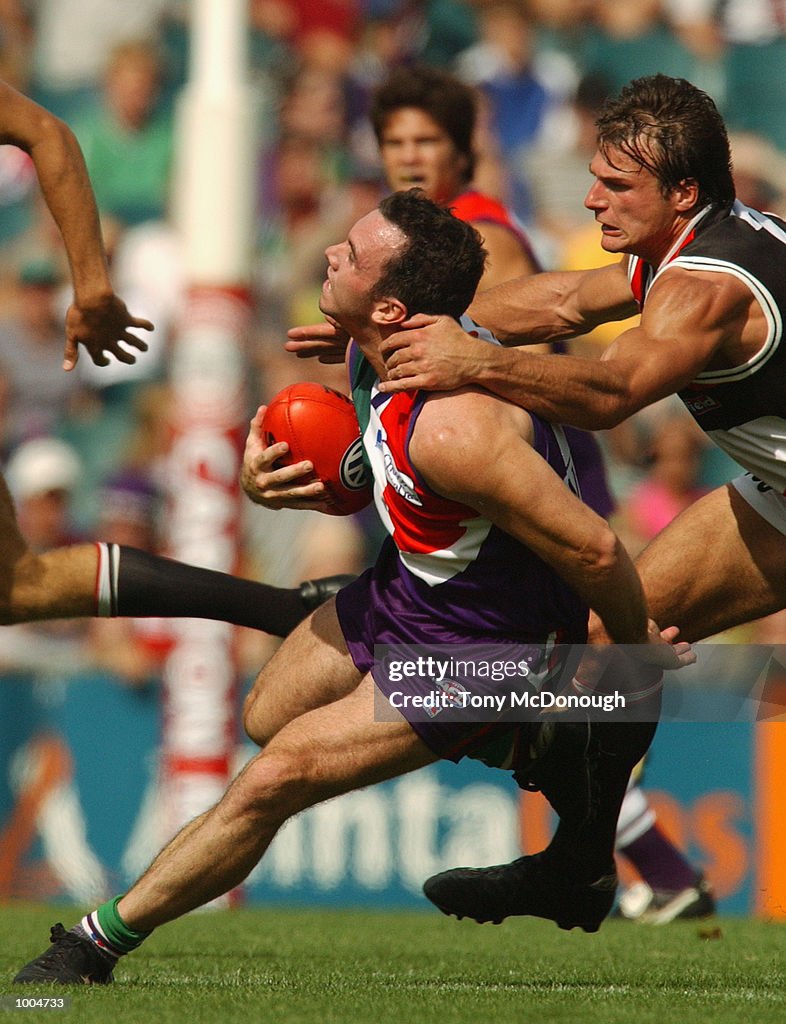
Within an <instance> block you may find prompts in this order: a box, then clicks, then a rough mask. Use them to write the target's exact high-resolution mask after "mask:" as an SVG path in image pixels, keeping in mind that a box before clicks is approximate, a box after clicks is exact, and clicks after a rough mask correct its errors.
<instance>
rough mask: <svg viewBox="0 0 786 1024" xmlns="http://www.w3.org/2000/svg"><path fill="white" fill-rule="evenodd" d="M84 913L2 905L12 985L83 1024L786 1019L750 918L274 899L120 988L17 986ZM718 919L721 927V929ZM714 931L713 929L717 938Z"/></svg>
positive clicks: (783, 943) (762, 930)
mask: <svg viewBox="0 0 786 1024" xmlns="http://www.w3.org/2000/svg"><path fill="white" fill-rule="evenodd" d="M77 913H78V912H77V911H72V910H69V909H68V908H63V907H59V908H56V909H55V910H52V908H47V907H41V906H29V905H19V904H9V905H5V906H0V996H2V997H4V1000H3V1001H4V1002H5V1001H6V1000H7V997H8V996H19V995H32V994H34V993H42V994H48V995H53V994H55V995H68V996H69V997H70V999H71V1000H72V1004H71V1009H70V1011H69V1012H67V1013H64V1012H62V1011H34V1010H24V1011H21V1010H20V1011H8V1012H0V1021H3V1020H8V1021H9V1022H10V1021H12V1020H24V1021H31V1022H32V1021H38V1020H49V1021H56V1020H64V1021H65V1020H70V1021H72V1022H73V1024H77V1022H78V1024H93V1022H101V1024H126V1022H133V1024H136V1022H145V1024H147V1022H149V1024H166V1022H189V1024H191V1022H194V1024H196V1022H202V1021H207V1022H211V1024H235V1022H238V1024H240V1022H243V1024H247V1022H256V1021H265V1022H270V1024H288V1022H298V1024H301V1022H303V1024H311V1022H313V1024H318V1022H319V1024H323V1022H324V1024H409V1022H412V1024H464V1022H466V1024H487V1022H488V1024H492V1022H493V1024H507V1022H519V1021H522V1022H529V1021H532V1022H539V1024H540V1022H549V1024H550V1022H561V1021H565V1022H569V1024H656V1022H657V1024H759V1022H767V1024H776V1022H781V1021H786V977H785V974H786V967H785V966H784V965H785V964H786V926H784V925H776V924H771V923H769V924H768V923H763V922H757V921H748V920H741V919H724V920H720V921H718V922H700V923H690V922H680V923H676V924H673V925H668V926H665V927H661V928H645V927H643V926H639V925H633V924H629V923H627V922H619V921H610V922H607V923H606V924H605V925H604V926H603V928H602V929H601V931H600V932H599V933H598V934H597V935H585V934H583V933H582V932H579V931H572V932H562V931H560V930H559V929H558V928H557V927H556V925H553V924H551V923H549V922H544V921H537V920H529V919H519V920H512V921H508V922H506V923H505V924H504V925H502V926H500V927H494V926H492V925H483V926H479V925H476V924H474V923H473V922H470V921H461V922H458V921H455V920H454V919H452V918H450V919H449V918H445V917H442V916H441V915H440V914H438V913H436V912H433V913H431V912H429V911H424V912H422V913H420V912H411V913H410V912H407V913H404V912H389V913H386V912H363V911H351V910H347V911H328V910H324V911H322V910H281V909H275V910H262V909H253V910H251V909H248V910H246V909H244V910H236V911H219V912H207V913H200V914H194V915H191V916H189V917H187V918H185V919H183V920H181V921H177V922H175V923H173V924H171V925H168V926H167V927H166V928H162V929H161V930H160V931H158V932H157V933H156V934H154V935H153V936H152V937H151V938H150V939H149V940H148V941H147V942H146V943H145V945H144V946H143V947H142V949H140V950H138V951H137V952H136V953H134V954H132V955H131V956H129V957H127V958H125V959H124V960H123V961H122V962H121V965H120V967H119V968H118V970H117V981H116V983H115V984H114V985H112V986H107V987H99V986H96V987H92V988H81V987H80V988H70V987H69V988H62V987H58V988H39V987H37V986H13V985H12V984H11V979H12V977H13V975H14V974H15V973H16V971H17V970H18V969H19V967H20V966H21V965H22V964H23V963H24V962H25V961H26V960H28V959H29V958H30V957H31V956H33V955H35V954H37V953H39V952H40V951H41V950H42V949H43V948H45V946H46V944H47V941H46V940H47V937H48V934H49V932H48V927H49V925H50V924H51V923H53V922H54V921H56V920H62V921H63V922H64V923H65V924H66V926H67V927H70V926H71V924H73V923H74V920H75V919H76V917H77ZM716 930H717V931H716ZM707 935H712V936H713V937H707Z"/></svg>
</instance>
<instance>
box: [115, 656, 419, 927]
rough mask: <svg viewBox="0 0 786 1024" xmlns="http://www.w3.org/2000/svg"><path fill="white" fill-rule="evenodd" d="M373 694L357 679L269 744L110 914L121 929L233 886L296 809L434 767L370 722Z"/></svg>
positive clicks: (166, 916) (390, 728) (175, 913)
mask: <svg viewBox="0 0 786 1024" xmlns="http://www.w3.org/2000/svg"><path fill="white" fill-rule="evenodd" d="M305 671H306V672H308V673H310V672H311V671H318V669H317V667H316V666H305ZM374 689H375V687H374V683H373V680H372V679H371V677H370V676H366V677H364V678H363V679H362V681H361V682H360V683H359V685H358V686H357V687H356V688H355V689H354V690H353V691H352V692H351V693H350V694H349V695H348V696H346V697H344V698H343V699H342V700H339V701H337V702H335V703H333V704H329V705H327V706H326V707H322V708H317V709H316V710H314V711H309V712H308V713H307V714H305V715H302V716H301V717H300V718H297V719H295V720H294V721H293V722H290V723H289V725H286V726H285V727H284V728H283V729H282V730H281V732H279V733H278V734H277V735H276V736H275V737H274V738H273V739H271V740H270V742H269V743H268V745H267V747H266V749H265V750H264V751H262V753H260V754H258V755H257V756H256V757H255V758H254V759H253V760H252V761H251V762H250V763H249V764H248V765H247V766H246V767H245V769H244V770H243V772H242V773H241V774H240V775H239V776H238V778H237V779H236V780H235V781H234V782H233V783H232V785H231V786H230V787H229V789H228V790H227V792H226V794H225V795H224V797H223V798H222V799H221V801H220V802H219V803H218V804H217V805H216V806H215V807H214V808H213V809H212V810H210V811H208V812H207V813H206V814H204V815H202V816H201V817H200V818H198V819H197V820H196V822H194V823H192V824H191V825H190V826H188V827H187V829H186V830H185V832H184V833H181V834H180V835H179V836H178V837H176V838H175V840H174V841H173V842H172V843H171V844H170V845H169V846H168V847H167V848H166V849H165V850H164V851H163V852H162V853H161V854H160V855H159V856H158V858H157V859H156V860H155V861H154V862H153V864H152V866H151V867H150V869H149V870H148V871H147V872H146V874H145V875H143V876H142V878H141V879H140V880H139V881H138V882H137V883H136V885H134V886H133V887H132V889H131V890H130V892H129V893H128V894H127V895H126V896H124V897H123V899H122V900H121V901H120V903H119V904H118V911H119V913H120V915H121V916H122V918H123V920H124V921H125V922H126V923H127V924H128V926H129V927H131V928H133V929H135V930H137V931H148V930H150V929H152V928H155V927H157V926H158V925H161V924H164V923H165V922H166V921H171V920H172V919H173V918H175V917H179V916H180V915H181V914H184V913H186V912H187V911H188V910H192V909H193V908H194V907H198V906H201V905H202V904H203V903H206V902H208V901H209V900H211V899H213V898H215V897H216V896H219V895H220V894H221V893H224V892H227V891H228V890H229V889H231V888H233V887H234V886H236V885H238V884H239V883H240V882H242V880H243V879H244V878H245V877H246V876H247V875H248V873H249V872H250V871H251V869H252V868H253V867H254V866H255V865H256V864H257V862H258V861H259V860H260V858H261V857H262V855H263V854H264V852H265V850H266V849H267V848H268V846H269V844H270V842H271V840H272V839H273V837H274V836H275V834H276V832H277V831H278V829H279V828H280V827H281V825H282V824H283V823H284V822H285V821H286V820H287V819H288V818H289V817H291V816H292V815H293V814H296V813H298V812H299V811H302V810H304V809H305V808H306V807H311V806H313V805H314V804H317V803H320V802H321V801H322V800H327V799H329V798H330V797H333V796H337V795H339V794H341V793H346V792H349V791H350V790H353V789H358V788H360V787H362V786H368V785H371V784H373V783H376V782H382V781H383V780H385V779H389V778H394V777H396V776H398V775H403V774H404V773H405V772H409V771H413V770H414V769H415V768H420V767H423V766H424V765H426V764H430V763H431V762H433V761H435V760H436V756H435V755H434V754H433V753H432V752H431V751H430V750H429V749H428V748H427V747H426V746H425V745H424V744H423V743H422V742H421V741H420V740H419V739H418V737H417V735H416V734H415V732H414V731H413V730H412V728H411V727H410V726H409V725H408V724H407V723H406V722H405V721H404V720H403V719H402V720H401V721H399V722H395V723H391V722H384V723H383V722H375V721H374Z"/></svg>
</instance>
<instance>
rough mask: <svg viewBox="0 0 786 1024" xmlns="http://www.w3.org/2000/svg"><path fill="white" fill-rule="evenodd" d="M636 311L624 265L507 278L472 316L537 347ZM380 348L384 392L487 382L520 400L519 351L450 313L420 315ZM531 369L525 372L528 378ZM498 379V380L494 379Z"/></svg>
mask: <svg viewBox="0 0 786 1024" xmlns="http://www.w3.org/2000/svg"><path fill="white" fill-rule="evenodd" d="M634 311H635V303H633V296H632V294H631V291H630V286H629V285H628V280H627V275H626V273H625V270H624V267H623V266H622V265H621V264H619V265H616V266H613V267H602V268H600V269H598V270H592V271H582V272H571V273H547V274H535V275H530V276H526V275H525V276H523V277H518V278H515V279H513V280H511V281H506V282H504V283H503V284H500V285H499V286H498V287H496V288H491V289H489V290H488V291H484V292H481V293H478V295H476V296H475V300H474V301H473V303H472V305H471V306H470V309H469V313H470V316H471V317H472V318H473V319H474V320H475V322H476V323H478V324H480V325H482V326H483V327H486V328H488V329H489V330H490V331H492V332H493V333H494V335H495V336H496V337H497V338H498V339H499V340H500V341H501V342H502V343H503V344H504V345H535V344H542V343H543V342H551V341H555V340H558V339H561V338H567V337H573V336H575V335H577V334H582V333H584V332H586V331H588V330H590V329H591V328H592V327H594V326H596V325H597V324H598V323H602V322H605V321H607V320H619V319H622V318H623V317H624V316H629V315H630V313H631V312H634ZM402 328H403V329H402V330H401V331H398V332H397V333H396V334H393V335H391V336H390V337H389V338H388V339H386V341H385V342H384V343H383V345H382V346H381V349H380V351H381V354H382V357H383V358H384V360H385V364H386V366H387V370H388V377H389V380H388V382H387V383H386V384H385V385H384V387H383V390H385V391H401V390H405V389H407V390H411V389H413V388H424V389H426V390H429V391H448V390H452V389H454V388H457V387H462V386H463V385H465V384H473V383H476V384H479V383H482V384H483V385H484V386H485V387H489V388H490V389H491V390H493V391H495V392H496V393H497V394H500V395H503V396H504V397H506V398H510V399H511V400H512V401H516V402H518V401H519V391H521V390H522V385H521V384H520V382H519V381H518V380H517V379H516V377H515V376H514V381H513V382H510V381H509V378H510V370H511V367H514V368H515V367H516V366H517V361H518V359H519V356H520V353H519V352H518V351H517V352H516V353H514V354H512V355H511V354H510V353H507V354H506V353H505V352H504V351H502V350H500V349H498V348H496V347H494V348H491V349H490V348H489V347H488V346H487V345H483V344H480V343H478V342H476V341H473V340H471V339H468V337H467V335H466V334H465V333H464V332H463V331H462V330H461V328H460V327H459V326H458V324H457V323H456V322H455V321H454V320H451V319H450V318H449V317H434V316H423V315H418V316H414V317H412V318H411V319H410V320H408V321H406V322H405V323H404V324H403V325H402ZM531 373H532V367H531V366H527V369H526V371H524V373H523V374H522V376H523V377H524V379H525V380H528V379H529V376H530V374H531ZM495 382H497V383H495Z"/></svg>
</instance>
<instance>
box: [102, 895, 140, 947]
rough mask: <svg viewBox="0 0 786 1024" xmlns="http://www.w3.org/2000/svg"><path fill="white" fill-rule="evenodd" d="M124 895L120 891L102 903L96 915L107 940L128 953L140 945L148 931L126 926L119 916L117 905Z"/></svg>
mask: <svg viewBox="0 0 786 1024" xmlns="http://www.w3.org/2000/svg"><path fill="white" fill-rule="evenodd" d="M124 895H125V893H121V894H120V895H119V896H115V898H114V899H113V900H109V901H108V902H107V903H102V904H101V906H100V907H99V908H98V910H97V911H96V917H97V918H98V924H99V925H100V927H101V931H102V932H103V933H104V935H105V936H106V938H107V941H108V942H110V943H111V944H112V945H113V946H114V947H115V949H119V950H120V951H121V952H122V953H130V952H131V950H132V949H136V948H137V946H141V944H142V943H143V942H144V940H145V939H146V938H147V937H148V935H150V932H135V931H134V929H133V928H129V927H128V925H127V924H126V923H125V921H124V920H123V918H122V917H121V916H120V914H119V912H118V909H117V905H118V903H119V902H120V900H122V898H123V896H124Z"/></svg>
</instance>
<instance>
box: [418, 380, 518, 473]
mask: <svg viewBox="0 0 786 1024" xmlns="http://www.w3.org/2000/svg"><path fill="white" fill-rule="evenodd" d="M506 434H507V435H508V436H509V437H510V438H511V440H513V439H514V438H523V439H524V440H525V441H527V443H529V444H531V443H532V437H533V428H532V418H531V417H530V415H529V413H527V412H526V410H524V409H522V408H521V407H520V406H518V405H513V404H512V403H511V402H508V401H507V399H504V398H501V397H500V396H499V395H494V394H492V393H491V392H490V391H486V390H485V388H480V387H476V386H472V385H468V386H466V387H462V388H457V389H456V390H455V391H445V392H431V393H430V394H429V395H427V396H426V398H425V401H424V402H423V405H422V407H421V410H420V413H419V415H418V418H417V421H416V423H415V426H414V429H413V431H412V435H411V438H410V451H411V452H412V454H413V457H415V458H417V459H424V460H429V461H430V460H431V459H444V458H445V456H446V453H449V454H450V455H453V454H454V453H455V454H456V455H457V456H458V457H467V456H469V455H470V453H472V452H473V451H478V452H484V451H488V450H489V448H490V447H491V446H492V442H493V441H495V440H497V439H498V438H499V437H500V436H504V435H506Z"/></svg>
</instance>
